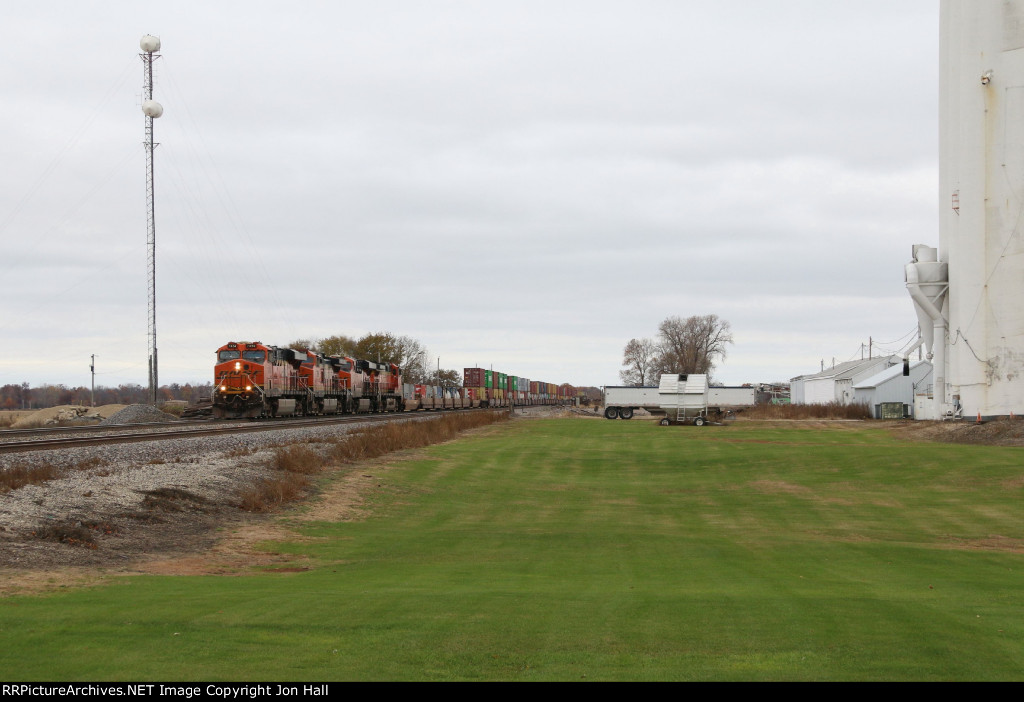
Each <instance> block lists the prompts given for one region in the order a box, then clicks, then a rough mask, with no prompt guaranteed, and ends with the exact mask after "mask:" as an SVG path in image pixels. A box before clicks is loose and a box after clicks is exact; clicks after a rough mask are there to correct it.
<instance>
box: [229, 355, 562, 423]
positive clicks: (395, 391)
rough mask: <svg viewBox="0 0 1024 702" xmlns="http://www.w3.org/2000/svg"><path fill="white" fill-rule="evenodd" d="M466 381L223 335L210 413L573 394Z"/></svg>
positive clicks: (376, 408) (495, 403)
mask: <svg viewBox="0 0 1024 702" xmlns="http://www.w3.org/2000/svg"><path fill="white" fill-rule="evenodd" d="M465 385H466V387H462V388H442V387H433V386H429V385H406V384H404V383H403V382H402V371H401V369H400V368H399V367H398V366H397V365H395V364H394V363H375V362H373V361H365V360H360V359H355V358H348V357H344V356H323V355H321V354H318V353H315V352H313V351H309V350H307V349H289V348H279V347H277V346H267V345H265V344H262V343H260V342H258V341H255V342H246V341H239V342H234V341H232V342H229V343H227V344H225V345H224V346H221V347H220V348H219V349H217V364H216V366H215V368H214V391H213V416H214V417H216V418H218V419H237V418H242V417H248V418H256V417H284V416H291V415H313V414H350V413H356V412H402V411H404V410H417V409H455V408H464V407H488V406H490V407H507V406H508V405H519V404H524V405H525V404H561V403H566V402H569V401H571V400H572V398H573V397H575V394H576V392H575V389H574V388H572V387H571V386H569V385H562V386H555V385H551V384H548V383H537V382H532V383H531V382H530V381H528V380H526V379H525V378H517V377H515V376H506V375H505V374H501V373H493V377H492V373H491V371H484V370H483V369H480V368H467V369H466V383H465Z"/></svg>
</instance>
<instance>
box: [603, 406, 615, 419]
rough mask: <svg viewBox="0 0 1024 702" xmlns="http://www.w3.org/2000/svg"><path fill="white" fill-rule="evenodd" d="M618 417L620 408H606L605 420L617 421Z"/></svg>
mask: <svg viewBox="0 0 1024 702" xmlns="http://www.w3.org/2000/svg"><path fill="white" fill-rule="evenodd" d="M618 416H619V408H618V407H606V408H605V410H604V418H605V419H615V418H617V417H618Z"/></svg>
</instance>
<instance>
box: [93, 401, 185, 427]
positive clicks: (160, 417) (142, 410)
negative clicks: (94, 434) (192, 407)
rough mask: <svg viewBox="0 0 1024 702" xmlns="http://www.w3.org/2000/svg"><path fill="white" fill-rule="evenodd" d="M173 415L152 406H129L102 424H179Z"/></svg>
mask: <svg viewBox="0 0 1024 702" xmlns="http://www.w3.org/2000/svg"><path fill="white" fill-rule="evenodd" d="M177 421H179V420H178V418H177V417H175V416H174V415H173V414H167V413H166V412H161V411H160V410H158V409H157V408H156V407H153V406H152V405H128V406H127V407H125V408H124V409H121V410H118V411H117V412H115V413H114V414H112V415H110V416H109V417H107V418H106V419H104V420H103V421H102V422H100V423H101V424H160V423H162V422H177Z"/></svg>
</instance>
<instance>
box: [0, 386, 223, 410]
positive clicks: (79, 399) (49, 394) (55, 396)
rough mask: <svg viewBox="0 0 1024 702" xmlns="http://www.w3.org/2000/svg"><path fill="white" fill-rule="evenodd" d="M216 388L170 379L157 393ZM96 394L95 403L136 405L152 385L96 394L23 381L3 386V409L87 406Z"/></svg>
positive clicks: (176, 395) (201, 393) (187, 396)
mask: <svg viewBox="0 0 1024 702" xmlns="http://www.w3.org/2000/svg"><path fill="white" fill-rule="evenodd" d="M212 392H213V385H212V384H211V383H198V384H195V385H193V384H192V383H185V384H184V385H181V384H179V383H171V384H170V385H164V386H161V388H160V391H159V393H158V395H157V397H158V400H159V401H160V402H167V401H168V400H185V401H188V402H195V401H196V400H198V399H199V398H200V397H210V395H211V393H212ZM93 397H95V404H96V406H97V407H99V406H100V405H134V404H142V403H146V402H147V401H148V397H149V389H148V388H145V387H143V386H141V385H118V386H117V387H116V388H108V387H104V386H102V385H100V386H97V387H96V392H95V394H93V393H92V392H91V391H90V389H89V388H86V387H77V388H69V387H67V386H66V385H39V386H37V387H30V386H29V384H28V383H22V384H21V385H15V384H8V385H4V386H3V387H0V410H20V409H40V408H43V407H56V406H57V405H84V406H86V407H88V406H89V405H90V404H92V398H93Z"/></svg>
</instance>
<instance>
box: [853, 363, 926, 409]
mask: <svg viewBox="0 0 1024 702" xmlns="http://www.w3.org/2000/svg"><path fill="white" fill-rule="evenodd" d="M931 382H932V364H930V363H928V361H912V362H911V364H910V375H909V376H905V375H903V364H902V363H901V364H898V365H895V366H892V367H891V368H886V369H885V370H883V371H881V372H880V373H876V374H875V375H872V376H871V377H869V378H865V379H863V380H861V381H859V382H857V383H856V384H855V385H854V386H853V401H854V402H860V403H863V404H866V405H868V406H869V407H870V408H871V414H872V416H873V417H874V418H875V419H883V418H890V417H889V416H886V417H883V412H882V409H883V408H882V405H885V404H889V403H897V404H901V405H903V411H902V413H901V415H902V416H904V417H909V416H913V414H914V395H915V394H916V393H917V391H918V390H919V389H920V390H923V389H924V388H925V386H928V385H930V384H931Z"/></svg>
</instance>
